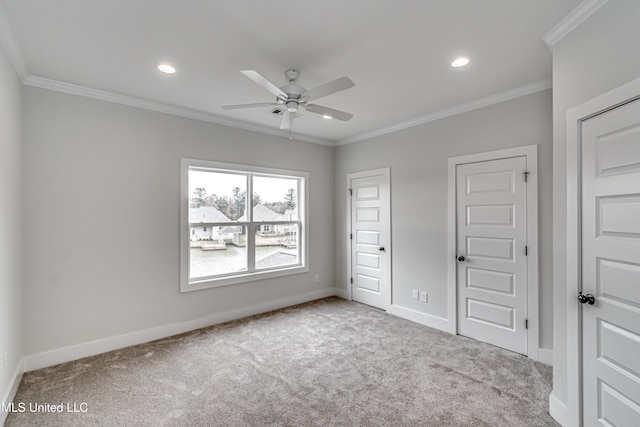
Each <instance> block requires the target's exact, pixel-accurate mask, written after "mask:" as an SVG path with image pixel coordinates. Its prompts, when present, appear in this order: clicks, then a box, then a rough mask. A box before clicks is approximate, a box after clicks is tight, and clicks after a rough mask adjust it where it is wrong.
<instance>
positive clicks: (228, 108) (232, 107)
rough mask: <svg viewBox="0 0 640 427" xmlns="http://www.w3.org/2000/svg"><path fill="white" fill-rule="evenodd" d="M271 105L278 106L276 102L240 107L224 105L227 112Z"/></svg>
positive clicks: (239, 105) (241, 105)
mask: <svg viewBox="0 0 640 427" xmlns="http://www.w3.org/2000/svg"><path fill="white" fill-rule="evenodd" d="M270 105H278V104H276V103H275V102H258V103H255V104H238V105H223V106H222V108H224V109H225V110H238V109H240V108H254V107H268V106H270Z"/></svg>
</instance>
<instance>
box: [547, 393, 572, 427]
mask: <svg viewBox="0 0 640 427" xmlns="http://www.w3.org/2000/svg"><path fill="white" fill-rule="evenodd" d="M549 415H551V418H553V419H554V420H556V421H557V422H558V423H559V424H560V425H561V426H568V425H569V410H568V409H567V405H565V404H564V403H562V402H561V401H560V400H559V399H558V398H557V397H556V395H555V394H553V391H552V392H551V394H550V395H549Z"/></svg>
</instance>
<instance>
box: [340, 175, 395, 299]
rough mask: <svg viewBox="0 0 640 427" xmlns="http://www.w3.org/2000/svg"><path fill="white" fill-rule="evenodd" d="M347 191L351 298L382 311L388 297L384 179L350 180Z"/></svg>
mask: <svg viewBox="0 0 640 427" xmlns="http://www.w3.org/2000/svg"><path fill="white" fill-rule="evenodd" d="M350 187H351V236H352V237H351V278H352V298H353V299H354V300H355V301H358V302H361V303H364V304H368V305H371V306H374V307H377V308H382V309H386V308H387V305H388V303H389V300H390V293H391V290H390V283H388V282H389V274H388V269H389V260H388V258H389V257H388V253H389V249H390V247H389V245H390V241H389V235H390V232H389V227H390V225H389V217H388V212H389V183H388V177H387V175H385V174H379V175H378V174H372V175H371V176H363V177H359V178H352V179H351V180H350ZM383 248H384V249H383Z"/></svg>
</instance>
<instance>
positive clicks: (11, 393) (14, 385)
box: [0, 359, 24, 426]
mask: <svg viewBox="0 0 640 427" xmlns="http://www.w3.org/2000/svg"><path fill="white" fill-rule="evenodd" d="M23 372H24V359H20V361H19V362H18V365H17V366H16V369H15V371H13V375H12V377H11V378H12V380H11V383H10V384H11V386H10V387H9V388H8V389H7V390H6V391H5V393H4V395H3V396H2V400H0V402H2V403H4V404H5V407H6V406H7V404H8V403H10V402H13V399H14V398H15V397H16V392H17V391H18V387H19V386H20V381H22V373H23ZM0 409H1V408H0ZM8 415H9V413H8V412H5V411H2V410H0V426H2V425H4V422H5V421H6V420H7V416H8Z"/></svg>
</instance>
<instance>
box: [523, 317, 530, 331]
mask: <svg viewBox="0 0 640 427" xmlns="http://www.w3.org/2000/svg"><path fill="white" fill-rule="evenodd" d="M524 328H525V329H529V319H524Z"/></svg>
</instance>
